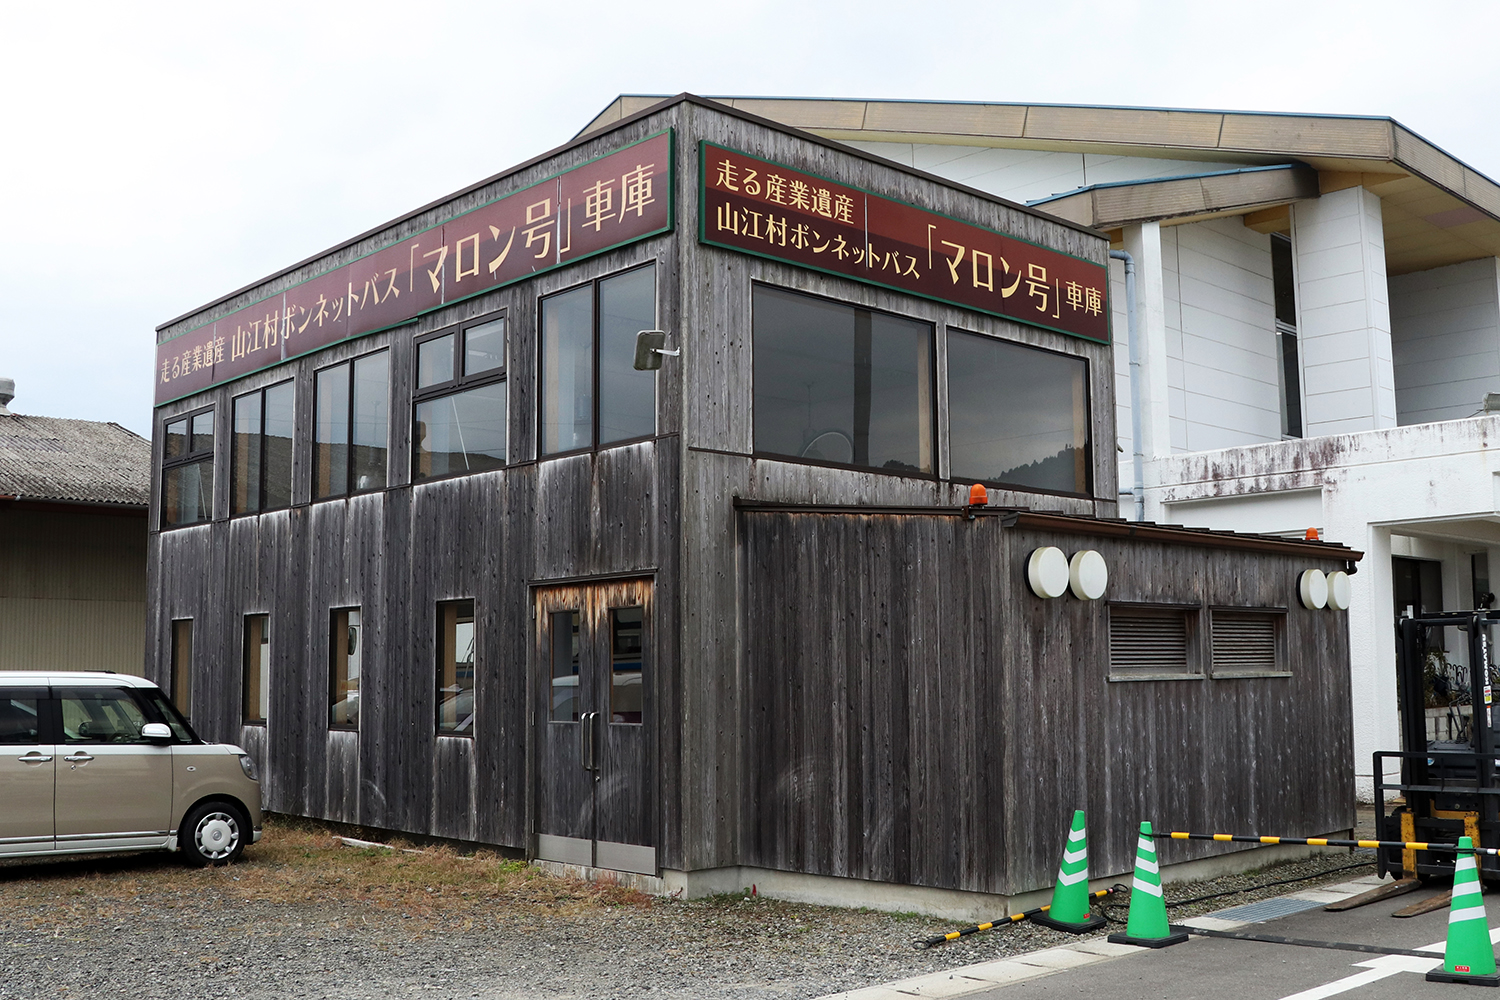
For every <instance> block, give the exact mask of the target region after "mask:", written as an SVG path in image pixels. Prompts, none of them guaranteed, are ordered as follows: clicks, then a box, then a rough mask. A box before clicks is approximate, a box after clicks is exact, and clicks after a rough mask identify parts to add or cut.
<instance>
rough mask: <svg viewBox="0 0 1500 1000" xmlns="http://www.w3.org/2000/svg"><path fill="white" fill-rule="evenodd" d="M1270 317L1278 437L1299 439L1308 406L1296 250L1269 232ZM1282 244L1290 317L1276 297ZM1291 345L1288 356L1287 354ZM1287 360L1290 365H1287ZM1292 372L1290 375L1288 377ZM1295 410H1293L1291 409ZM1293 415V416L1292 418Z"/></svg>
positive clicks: (1303, 433)
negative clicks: (1274, 357)
mask: <svg viewBox="0 0 1500 1000" xmlns="http://www.w3.org/2000/svg"><path fill="white" fill-rule="evenodd" d="M1270 235H1271V317H1272V329H1273V330H1274V332H1275V337H1276V386H1277V395H1278V397H1279V401H1280V404H1281V438H1282V440H1283V441H1298V440H1301V439H1302V438H1303V437H1306V436H1307V408H1306V406H1304V405H1303V392H1302V345H1301V342H1300V339H1299V336H1298V330H1299V329H1300V323H1299V322H1298V319H1299V317H1300V315H1301V306H1300V300H1301V296H1300V295H1298V294H1297V293H1298V291H1299V289H1298V288H1297V253H1296V249H1297V248H1296V245H1295V244H1294V243H1293V242H1292V238H1291V237H1290V236H1287V235H1285V234H1283V233H1271V234H1270ZM1278 247H1280V248H1282V249H1283V250H1284V251H1285V253H1286V257H1287V268H1286V271H1287V273H1286V280H1287V281H1288V282H1289V287H1288V288H1287V289H1286V292H1287V294H1288V295H1289V296H1290V298H1291V319H1290V320H1286V319H1283V318H1282V316H1281V308H1280V307H1281V303H1280V302H1278V301H1277V299H1278V298H1279V294H1278V293H1279V292H1280V291H1281V289H1280V288H1278V287H1277V286H1278V285H1279V284H1280V282H1279V281H1278V280H1277V279H1278V278H1279V277H1280V269H1279V268H1278V267H1277V265H1276V256H1277V248H1278ZM1288 347H1290V354H1291V357H1288V356H1287V354H1288ZM1288 364H1290V368H1289V367H1288ZM1288 376H1291V377H1288ZM1294 411H1295V412H1294ZM1294 417H1295V420H1294V419H1293V418H1294Z"/></svg>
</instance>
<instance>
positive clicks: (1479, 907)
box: [1427, 837, 1500, 986]
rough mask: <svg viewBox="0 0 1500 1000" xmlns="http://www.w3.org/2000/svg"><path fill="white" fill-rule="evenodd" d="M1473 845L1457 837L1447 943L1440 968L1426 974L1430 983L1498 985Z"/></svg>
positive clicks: (1466, 839)
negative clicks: (1456, 856) (1456, 857)
mask: <svg viewBox="0 0 1500 1000" xmlns="http://www.w3.org/2000/svg"><path fill="white" fill-rule="evenodd" d="M1473 847H1474V842H1473V841H1472V840H1470V839H1469V838H1468V837H1459V838H1458V859H1457V860H1456V861H1455V862H1454V863H1453V902H1452V903H1451V904H1450V906H1449V908H1448V945H1447V947H1446V948H1444V949H1443V967H1442V968H1441V969H1433V970H1432V971H1431V972H1429V973H1427V979H1428V980H1429V981H1430V982H1434V983H1475V984H1477V985H1480V986H1500V975H1496V974H1495V947H1494V945H1492V944H1490V924H1489V920H1487V919H1486V918H1485V914H1484V897H1483V895H1482V894H1481V893H1482V890H1481V888H1480V885H1479V865H1478V864H1476V863H1475V861H1474V853H1473V850H1472V848H1473Z"/></svg>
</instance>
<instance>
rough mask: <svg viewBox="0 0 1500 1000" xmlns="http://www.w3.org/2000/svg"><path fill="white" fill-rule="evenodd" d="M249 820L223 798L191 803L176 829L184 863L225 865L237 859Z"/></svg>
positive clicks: (199, 865) (199, 866) (241, 851)
mask: <svg viewBox="0 0 1500 1000" xmlns="http://www.w3.org/2000/svg"><path fill="white" fill-rule="evenodd" d="M249 833H250V822H249V820H247V819H245V814H244V813H242V812H240V810H239V809H238V808H237V807H235V806H232V805H230V804H229V803H227V802H204V803H202V804H201V805H196V806H194V807H193V808H192V809H191V810H190V811H189V812H188V814H187V817H186V818H185V819H183V821H182V828H181V829H180V830H178V831H177V843H178V845H179V846H180V847H181V848H182V857H183V860H185V861H186V862H187V863H188V864H190V865H192V866H194V867H196V868H202V867H203V866H204V865H227V864H229V862H231V861H237V860H239V856H240V855H241V854H242V853H244V850H245V838H246V837H247V836H248V835H249Z"/></svg>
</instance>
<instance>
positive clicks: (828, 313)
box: [752, 286, 934, 474]
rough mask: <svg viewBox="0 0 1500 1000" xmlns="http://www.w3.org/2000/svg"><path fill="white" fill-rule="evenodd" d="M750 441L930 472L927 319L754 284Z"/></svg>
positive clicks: (769, 449)
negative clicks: (752, 432)
mask: <svg viewBox="0 0 1500 1000" xmlns="http://www.w3.org/2000/svg"><path fill="white" fill-rule="evenodd" d="M752 310H753V313H754V323H753V326H754V337H755V343H754V353H755V390H754V391H755V450H756V451H757V452H759V453H762V454H767V455H780V456H785V457H788V458H798V459H806V460H809V461H814V462H830V463H835V464H838V465H857V466H863V467H866V468H872V469H885V470H889V471H893V472H906V473H925V474H931V473H932V472H933V471H934V466H933V448H932V442H933V431H932V427H933V402H932V384H933V383H932V327H931V326H929V325H928V324H926V323H917V322H913V321H912V320H907V319H901V318H899V317H896V316H887V315H885V314H884V313H877V312H871V311H870V310H868V309H858V308H855V307H853V306H848V305H844V304H842V303H838V302H829V301H827V300H826V299H818V298H813V297H812V296H810V295H801V294H798V293H795V292H784V291H780V290H778V289H774V288H766V287H763V286H756V288H755V290H754V292H753V298H752Z"/></svg>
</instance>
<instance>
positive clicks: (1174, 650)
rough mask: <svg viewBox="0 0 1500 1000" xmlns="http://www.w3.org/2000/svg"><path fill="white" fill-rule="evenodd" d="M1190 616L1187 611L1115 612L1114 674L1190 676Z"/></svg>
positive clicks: (1112, 626) (1112, 621)
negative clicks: (1186, 674) (1187, 674)
mask: <svg viewBox="0 0 1500 1000" xmlns="http://www.w3.org/2000/svg"><path fill="white" fill-rule="evenodd" d="M1187 616H1188V613H1187V612H1185V611H1157V610H1154V609H1153V610H1149V611H1148V610H1137V609H1124V608H1111V609H1110V615H1109V669H1110V673H1111V674H1115V675H1122V676H1129V675H1139V674H1185V673H1190V672H1191V665H1190V663H1189V659H1188V621H1187Z"/></svg>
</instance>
